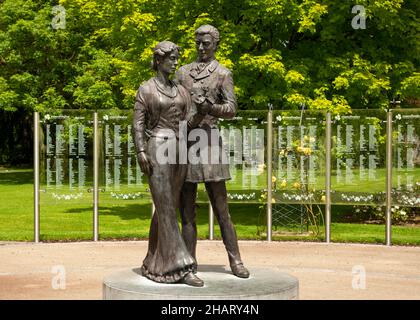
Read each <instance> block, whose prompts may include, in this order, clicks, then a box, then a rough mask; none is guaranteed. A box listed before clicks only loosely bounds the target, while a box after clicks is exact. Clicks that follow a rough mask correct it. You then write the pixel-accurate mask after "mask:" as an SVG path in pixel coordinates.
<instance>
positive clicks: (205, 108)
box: [191, 88, 211, 115]
mask: <svg viewBox="0 0 420 320" xmlns="http://www.w3.org/2000/svg"><path fill="white" fill-rule="evenodd" d="M207 91H208V89H207V88H194V90H193V91H192V92H191V98H192V102H193V103H194V104H195V106H196V108H197V112H198V113H200V114H203V115H206V114H207V113H208V112H209V111H210V108H211V103H210V102H209V101H208V99H207Z"/></svg>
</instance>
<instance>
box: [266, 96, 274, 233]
mask: <svg viewBox="0 0 420 320" xmlns="http://www.w3.org/2000/svg"><path fill="white" fill-rule="evenodd" d="M272 161H273V105H272V104H271V103H270V104H269V105H268V114H267V241H271V238H272V198H273V191H272V184H273V181H272Z"/></svg>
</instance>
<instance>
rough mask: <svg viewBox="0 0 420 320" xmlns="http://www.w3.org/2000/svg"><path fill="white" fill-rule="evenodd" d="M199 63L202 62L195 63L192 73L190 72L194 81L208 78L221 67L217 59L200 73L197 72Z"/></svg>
mask: <svg viewBox="0 0 420 320" xmlns="http://www.w3.org/2000/svg"><path fill="white" fill-rule="evenodd" d="M199 63H200V62H198V61H195V62H194V64H193V66H192V68H191V71H190V75H191V77H193V78H194V79H203V78H206V77H208V76H209V75H210V74H211V73H212V72H213V71H214V70H216V68H217V67H218V66H219V62H218V61H217V60H216V59H214V60H213V61H212V62H210V64H209V65H208V66H207V67H205V68H204V70H203V71H201V72H200V73H198V72H197V65H198V64H199Z"/></svg>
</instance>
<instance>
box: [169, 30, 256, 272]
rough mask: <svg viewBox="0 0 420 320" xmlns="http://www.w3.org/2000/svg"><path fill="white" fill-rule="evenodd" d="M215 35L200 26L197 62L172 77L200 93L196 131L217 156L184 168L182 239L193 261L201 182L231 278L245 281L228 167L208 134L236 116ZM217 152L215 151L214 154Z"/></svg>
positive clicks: (229, 75) (229, 78)
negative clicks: (229, 197) (231, 207)
mask: <svg viewBox="0 0 420 320" xmlns="http://www.w3.org/2000/svg"><path fill="white" fill-rule="evenodd" d="M219 39H220V37H219V32H218V30H217V29H216V28H215V27H213V26H211V25H203V26H201V27H199V28H198V29H197V30H196V31H195V40H196V41H195V42H196V49H197V52H198V59H197V61H195V62H193V63H191V64H188V65H185V66H183V67H181V68H180V69H179V70H178V71H177V72H176V74H175V82H177V83H179V84H181V85H183V86H184V87H185V88H186V89H187V90H188V91H189V92H190V93H191V94H194V93H196V92H197V91H198V92H204V96H205V98H206V99H205V100H204V102H203V103H202V104H201V107H200V113H204V114H205V116H204V118H203V120H202V121H201V122H200V124H199V125H198V127H199V128H200V129H201V130H204V131H205V132H206V133H207V136H208V137H209V139H208V141H207V142H208V144H207V146H206V147H207V150H208V154H209V155H210V154H214V151H217V152H216V153H215V154H218V155H219V157H218V160H219V161H216V162H215V161H214V159H210V156H209V161H201V162H200V163H198V164H191V163H189V164H188V169H187V177H186V180H185V183H184V186H183V189H182V199H181V218H182V237H183V239H184V242H185V244H186V246H187V248H188V251H189V252H190V254H191V255H192V256H193V257H194V258H196V244H197V227H196V222H195V217H196V211H195V201H196V196H197V184H198V183H202V182H204V184H205V187H206V190H207V193H208V196H209V199H210V202H211V205H212V207H213V211H214V214H215V216H216V218H217V220H218V222H219V226H220V230H221V233H222V237H223V243H224V245H225V247H226V250H227V253H228V257H229V263H230V267H231V270H232V272H233V274H234V275H236V276H237V277H241V278H248V277H249V272H248V270H247V269H246V268H245V267H244V265H243V262H242V259H241V255H240V253H239V247H238V240H237V236H236V232H235V228H234V226H233V223H232V221H231V217H230V214H229V208H228V203H227V191H226V184H225V181H226V180H229V179H230V173H229V163H228V162H227V161H222V159H221V158H223V157H222V155H223V153H224V150H223V145H222V141H221V137H220V134H218V139H217V141H216V143H214V141H213V140H214V139H213V140H212V139H210V137H211V136H212V131H213V134H214V131H215V130H216V131H217V133H218V126H217V124H218V119H219V118H224V119H231V118H233V117H234V116H235V113H236V106H237V103H236V97H235V93H234V86H233V77H232V73H231V71H230V70H228V69H227V68H225V67H224V66H222V65H221V64H219V62H218V61H217V60H216V59H215V52H216V50H217V47H218V44H219ZM215 149H217V150H215Z"/></svg>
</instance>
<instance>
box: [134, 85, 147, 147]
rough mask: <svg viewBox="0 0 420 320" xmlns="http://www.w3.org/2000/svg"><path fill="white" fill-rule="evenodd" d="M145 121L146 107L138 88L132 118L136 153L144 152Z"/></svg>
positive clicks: (145, 143)
mask: <svg viewBox="0 0 420 320" xmlns="http://www.w3.org/2000/svg"><path fill="white" fill-rule="evenodd" d="M146 120H147V107H146V103H145V99H144V93H143V88H142V87H141V86H140V88H139V89H138V90H137V94H136V101H135V103H134V116H133V131H134V142H135V145H136V150H137V153H140V152H143V151H146V146H147V142H146Z"/></svg>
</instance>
